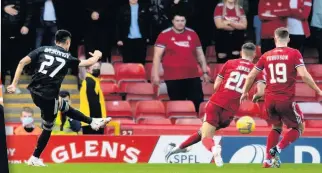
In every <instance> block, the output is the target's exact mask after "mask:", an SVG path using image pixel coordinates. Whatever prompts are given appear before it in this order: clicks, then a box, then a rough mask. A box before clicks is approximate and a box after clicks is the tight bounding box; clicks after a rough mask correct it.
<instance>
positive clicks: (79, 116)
mask: <svg viewBox="0 0 322 173" xmlns="http://www.w3.org/2000/svg"><path fill="white" fill-rule="evenodd" d="M65 114H66V116H68V117H69V118H71V119H73V120H77V121H82V122H84V123H87V124H91V123H92V118H91V117H87V116H86V115H84V114H83V113H81V112H79V111H78V110H76V109H74V108H72V107H69V109H68V111H66V112H65Z"/></svg>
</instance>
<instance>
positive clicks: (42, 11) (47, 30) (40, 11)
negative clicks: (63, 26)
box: [33, 0, 57, 48]
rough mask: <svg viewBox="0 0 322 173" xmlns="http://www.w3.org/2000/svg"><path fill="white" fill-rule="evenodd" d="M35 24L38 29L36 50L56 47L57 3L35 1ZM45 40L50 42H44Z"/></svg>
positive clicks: (50, 0)
mask: <svg viewBox="0 0 322 173" xmlns="http://www.w3.org/2000/svg"><path fill="white" fill-rule="evenodd" d="M35 2H36V3H35V5H34V6H35V8H34V10H35V11H34V17H33V20H34V24H35V27H36V48H38V47H40V46H42V45H54V41H55V33H56V31H57V18H56V11H55V10H56V8H55V3H54V2H53V1H52V0H35ZM45 38H46V39H47V40H48V41H49V42H44V40H45Z"/></svg>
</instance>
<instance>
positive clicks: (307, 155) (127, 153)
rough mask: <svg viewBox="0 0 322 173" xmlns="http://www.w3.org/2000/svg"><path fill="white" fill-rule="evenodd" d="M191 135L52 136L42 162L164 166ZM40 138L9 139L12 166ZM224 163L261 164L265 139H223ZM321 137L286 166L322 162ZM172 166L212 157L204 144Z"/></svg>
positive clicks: (295, 149) (292, 151)
mask: <svg viewBox="0 0 322 173" xmlns="http://www.w3.org/2000/svg"><path fill="white" fill-rule="evenodd" d="M187 137H188V136H53V137H52V138H51V139H50V142H49V144H48V146H47V148H46V149H45V151H44V153H43V155H42V159H44V162H47V163H111V162H114V163H165V157H164V156H165V150H166V148H167V146H168V144H169V143H171V142H173V143H176V144H180V143H181V142H182V141H184V140H185V139H186V138H187ZM36 142H37V136H7V143H8V160H9V163H16V164H21V163H24V162H26V161H27V159H28V158H29V157H30V155H31V154H32V152H33V149H34V145H35V144H36ZM221 142H222V146H223V151H222V156H223V159H224V162H225V163H262V161H263V159H264V158H265V143H266V138H265V137H223V138H222V141H221ZM321 155H322V138H321V137H305V138H301V139H299V140H298V141H296V142H295V143H294V144H292V145H291V146H289V147H288V148H287V149H285V150H284V151H283V152H282V154H281V158H282V161H283V162H284V163H322V162H321V161H322V160H321ZM170 160H171V162H172V163H210V162H213V160H212V155H211V153H210V152H208V151H207V150H206V149H205V148H204V147H203V146H202V144H201V143H198V144H196V145H194V146H192V147H191V150H190V151H189V152H188V153H184V154H176V155H174V156H173V157H171V159H170Z"/></svg>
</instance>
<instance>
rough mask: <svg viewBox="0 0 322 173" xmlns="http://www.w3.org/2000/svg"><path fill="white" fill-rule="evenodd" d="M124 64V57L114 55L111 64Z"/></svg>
mask: <svg viewBox="0 0 322 173" xmlns="http://www.w3.org/2000/svg"><path fill="white" fill-rule="evenodd" d="M116 62H123V57H122V56H121V55H112V58H111V63H112V64H114V63H116Z"/></svg>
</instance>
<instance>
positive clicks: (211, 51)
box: [206, 46, 217, 62]
mask: <svg viewBox="0 0 322 173" xmlns="http://www.w3.org/2000/svg"><path fill="white" fill-rule="evenodd" d="M206 60H207V62H217V55H216V48H215V46H208V47H207V49H206Z"/></svg>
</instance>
